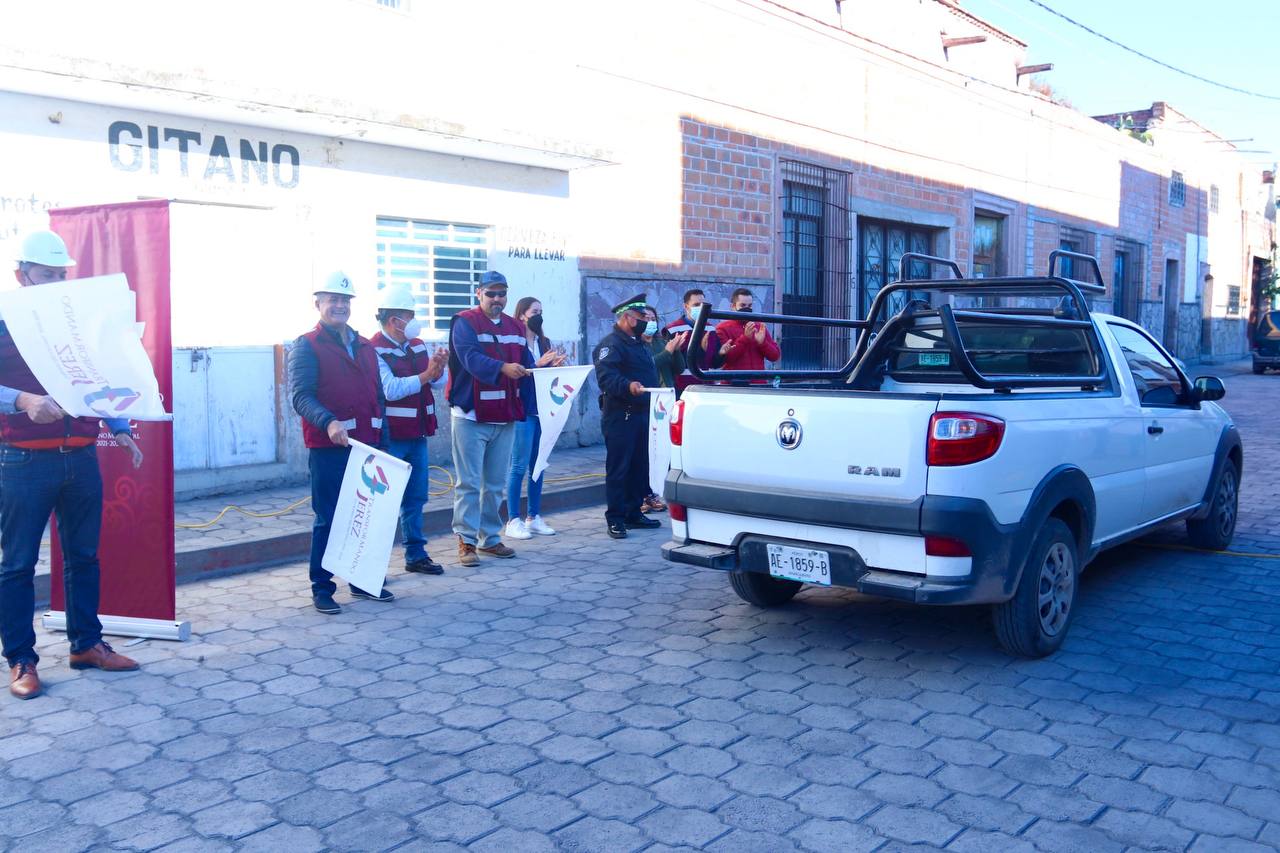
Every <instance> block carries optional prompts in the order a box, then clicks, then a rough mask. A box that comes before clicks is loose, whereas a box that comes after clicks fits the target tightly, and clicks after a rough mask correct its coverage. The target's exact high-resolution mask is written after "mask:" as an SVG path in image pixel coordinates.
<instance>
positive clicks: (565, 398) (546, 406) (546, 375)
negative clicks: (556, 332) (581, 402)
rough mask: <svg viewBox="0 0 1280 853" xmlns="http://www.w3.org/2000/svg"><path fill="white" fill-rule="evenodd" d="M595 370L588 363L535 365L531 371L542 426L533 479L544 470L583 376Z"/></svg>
mask: <svg viewBox="0 0 1280 853" xmlns="http://www.w3.org/2000/svg"><path fill="white" fill-rule="evenodd" d="M593 370H595V367H593V366H592V365H590V364H585V365H580V366H575V367H539V368H535V369H534V370H531V371H529V372H530V373H532V374H533V389H534V392H535V395H536V397H537V399H538V420H539V422H540V425H541V426H542V440H541V441H539V442H538V461H537V462H536V463H534V466H533V479H535V480H536V479H538V478H539V477H541V476H542V472H543V471H545V470H547V459H548V457H550V456H551V451H552V449H553V448H554V447H555V446H556V439H558V438H559V437H560V433H561V432H562V431H563V430H564V425H565V424H566V423H568V421H569V414H570V413H571V412H572V411H573V401H574V400H576V399H577V398H578V394H579V393H580V392H581V391H582V386H583V385H584V384H585V383H586V381H587V376H588V375H589V374H590V373H591V371H593Z"/></svg>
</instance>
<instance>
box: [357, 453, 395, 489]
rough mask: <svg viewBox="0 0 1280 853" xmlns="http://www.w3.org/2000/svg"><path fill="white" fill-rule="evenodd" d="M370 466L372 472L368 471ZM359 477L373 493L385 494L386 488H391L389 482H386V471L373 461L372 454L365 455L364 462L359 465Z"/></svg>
mask: <svg viewBox="0 0 1280 853" xmlns="http://www.w3.org/2000/svg"><path fill="white" fill-rule="evenodd" d="M371 467H372V468H373V473H372V474H370V473H369V469H370V468H371ZM360 479H361V480H364V484H365V485H366V486H368V487H369V489H370V491H372V492H373V493H374V494H375V495H382V494H386V492H387V490H388V489H390V488H391V486H390V484H388V483H387V475H386V472H384V471H383V470H382V467H381V466H380V465H378V463H377V462H375V461H374V459H373V454H370V455H369V456H367V457H366V458H365V460H364V464H363V465H361V466H360Z"/></svg>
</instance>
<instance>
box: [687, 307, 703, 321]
mask: <svg viewBox="0 0 1280 853" xmlns="http://www.w3.org/2000/svg"><path fill="white" fill-rule="evenodd" d="M701 313H702V305H701V304H698V305H694V306H692V307H690V308H689V319H690V320H697V319H698V315H699V314H701Z"/></svg>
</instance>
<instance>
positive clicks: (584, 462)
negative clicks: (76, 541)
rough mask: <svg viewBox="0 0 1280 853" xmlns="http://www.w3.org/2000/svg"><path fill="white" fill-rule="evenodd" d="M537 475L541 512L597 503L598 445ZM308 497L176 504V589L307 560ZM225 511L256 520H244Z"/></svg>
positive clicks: (436, 510) (439, 484)
mask: <svg viewBox="0 0 1280 853" xmlns="http://www.w3.org/2000/svg"><path fill="white" fill-rule="evenodd" d="M441 467H443V468H444V469H445V470H443V471H442V470H440V468H435V467H433V469H432V471H431V481H432V483H431V498H430V500H428V501H427V508H426V512H425V513H424V514H423V526H424V530H425V531H426V533H427V534H428V535H429V536H439V535H444V534H447V533H449V528H450V525H451V522H452V518H453V493H452V489H451V488H450V485H449V484H450V483H451V482H452V481H453V479H454V478H455V474H454V471H453V468H452V465H449V466H441ZM446 472H447V476H446ZM544 476H545V477H546V481H545V483H544V486H545V488H544V490H543V496H542V506H543V509H544V510H545V511H547V512H552V511H556V510H562V509H569V508H574V507H580V506H586V505H588V504H594V503H603V502H604V445H602V444H600V445H593V446H591V447H576V448H567V449H559V450H556V452H555V453H553V454H552V456H551V460H550V467H548V468H547V472H546V474H545V475H544ZM526 485H527V484H526ZM310 495H311V491H310V488H309V487H308V486H307V485H306V484H305V483H304V484H301V485H298V486H285V487H280V488H274V489H263V490H260V491H253V492H244V493H241V494H230V495H219V496H218V497H212V498H201V499H198V500H193V501H184V502H182V503H179V504H177V505H176V506H175V513H174V521H175V526H176V528H177V529H176V530H175V532H174V540H175V545H176V549H177V575H178V582H179V583H183V582H186V581H191V580H195V579H198V578H209V577H217V576H220V575H226V574H232V573H235V572H243V571H251V570H254V569H259V568H263V567H265V566H273V565H278V564H280V563H285V562H290V561H293V560H303V559H306V557H307V554H308V552H309V549H310V547H311V523H312V519H313V516H312V513H311V500H310ZM228 506H237V507H240V508H241V509H243V510H247V511H248V512H251V513H257V514H258V515H256V516H251V515H246V514H244V513H242V512H237V511H236V510H234V509H227V507H228ZM224 510H226V511H225V512H223V511H224ZM220 513H222V516H221V518H218V516H219V514H220ZM259 516H261V517H259ZM215 518H216V519H217V521H214V519H215ZM210 522H212V523H210ZM36 599H37V601H39V602H47V601H48V600H49V547H48V543H47V542H46V543H45V544H44V546H43V547H42V548H41V560H40V564H39V566H38V567H37V569H36Z"/></svg>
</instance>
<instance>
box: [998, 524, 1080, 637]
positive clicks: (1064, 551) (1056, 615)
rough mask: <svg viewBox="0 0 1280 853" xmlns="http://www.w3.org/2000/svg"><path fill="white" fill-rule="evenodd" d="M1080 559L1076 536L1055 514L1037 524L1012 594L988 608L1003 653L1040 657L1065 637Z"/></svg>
mask: <svg viewBox="0 0 1280 853" xmlns="http://www.w3.org/2000/svg"><path fill="white" fill-rule="evenodd" d="M1079 575H1080V559H1079V555H1078V549H1077V546H1076V539H1075V537H1074V536H1073V535H1072V534H1071V529H1070V528H1068V527H1067V525H1066V523H1064V522H1063V521H1062V520H1061V519H1059V518H1050V519H1048V520H1047V521H1045V523H1044V526H1043V527H1041V528H1040V533H1039V534H1038V535H1037V536H1036V540H1035V542H1034V543H1033V544H1032V546H1031V553H1030V554H1029V555H1028V557H1027V565H1026V567H1025V568H1024V569H1023V570H1022V579H1021V580H1020V581H1019V582H1018V590H1017V592H1015V593H1014V594H1013V598H1011V599H1009V600H1008V601H1006V602H1004V603H1003V604H997V605H995V607H994V608H992V614H991V615H992V622H993V623H994V624H995V630H996V639H997V640H999V641H1000V645H1001V647H1002V648H1003V649H1004V650H1005V651H1006V652H1008V653H1009V654H1013V655H1018V656H1020V657H1028V658H1040V657H1044V656H1045V655H1050V654H1053V653H1054V652H1055V651H1057V650H1058V647H1059V646H1061V645H1062V641H1063V640H1065V639H1066V636H1067V629H1068V628H1070V627H1071V617H1072V616H1073V615H1075V606H1074V605H1075V596H1076V585H1077V583H1078V580H1079Z"/></svg>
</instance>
